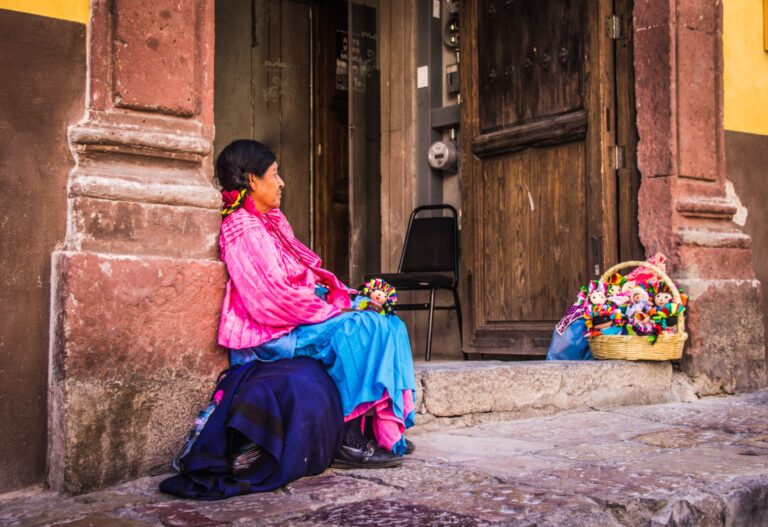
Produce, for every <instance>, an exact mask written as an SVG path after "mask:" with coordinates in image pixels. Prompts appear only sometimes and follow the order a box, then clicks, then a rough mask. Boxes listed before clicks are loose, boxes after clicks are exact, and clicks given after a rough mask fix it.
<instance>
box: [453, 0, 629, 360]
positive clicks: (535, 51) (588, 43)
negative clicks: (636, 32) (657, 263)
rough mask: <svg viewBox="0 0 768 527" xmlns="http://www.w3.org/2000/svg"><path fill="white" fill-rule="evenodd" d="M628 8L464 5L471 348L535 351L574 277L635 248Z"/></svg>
mask: <svg viewBox="0 0 768 527" xmlns="http://www.w3.org/2000/svg"><path fill="white" fill-rule="evenodd" d="M630 8H631V6H630V5H628V2H623V1H619V2H614V1H613V0H567V1H562V0H506V1H505V0H467V1H465V2H463V3H462V11H461V21H462V29H461V31H462V35H461V38H462V40H461V59H462V62H461V75H462V100H463V104H462V113H461V132H462V144H461V181H462V196H463V212H464V220H463V227H462V248H463V252H462V278H463V282H464V285H463V287H464V298H465V302H466V303H467V304H468V305H467V308H468V309H466V311H469V313H468V316H465V328H464V329H465V331H464V335H465V344H464V346H465V351H467V352H470V353H487V354H493V353H503V354H512V355H517V356H520V357H528V358H532V357H540V356H542V355H543V354H545V353H546V350H547V346H548V344H549V339H550V335H551V334H552V330H553V327H554V325H555V323H556V321H557V320H558V319H559V318H560V317H561V316H562V314H563V312H564V310H565V308H566V307H567V306H568V305H570V304H571V303H572V302H573V301H574V299H575V296H576V293H577V292H578V287H579V285H580V284H583V283H586V281H587V280H589V279H591V278H592V277H593V276H595V275H596V274H599V273H600V272H601V271H602V270H604V269H605V266H606V265H609V264H612V263H614V262H616V261H617V260H618V259H619V258H620V257H625V258H626V257H634V256H636V255H637V254H638V253H639V252H640V248H639V243H638V242H637V228H636V193H637V177H636V174H637V172H636V170H635V166H634V156H633V155H632V154H633V152H634V144H635V133H634V126H633V125H632V123H633V121H634V113H633V111H632V105H633V103H632V98H633V97H632V81H631V70H630V69H629V67H628V64H629V58H630V57H631V34H628V30H629V24H627V20H629V17H628V14H629V9H630ZM614 15H615V17H614Z"/></svg>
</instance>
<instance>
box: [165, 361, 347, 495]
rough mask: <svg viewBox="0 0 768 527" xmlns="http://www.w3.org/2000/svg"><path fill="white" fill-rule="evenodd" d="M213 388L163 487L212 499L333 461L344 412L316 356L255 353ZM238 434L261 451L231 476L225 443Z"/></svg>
mask: <svg viewBox="0 0 768 527" xmlns="http://www.w3.org/2000/svg"><path fill="white" fill-rule="evenodd" d="M216 389H217V390H223V391H224V396H223V398H222V400H221V403H219V406H218V407H217V408H216V410H215V411H214V412H213V414H211V416H210V418H209V419H208V422H207V423H206V425H205V426H204V427H203V430H202V431H201V432H200V436H199V437H198V438H197V441H196V442H195V443H194V445H193V446H192V449H191V451H190V452H189V454H187V455H186V456H185V457H184V458H183V460H182V472H181V473H180V474H177V475H176V476H172V477H170V478H168V479H166V480H164V481H163V482H161V483H160V490H161V491H163V492H166V493H168V494H173V495H176V496H181V497H183V498H194V499H200V500H218V499H223V498H228V497H231V496H236V495H239V494H248V493H251V492H264V491H269V490H274V489H276V488H278V487H282V486H283V485H286V484H287V483H289V482H291V481H293V480H295V479H297V478H300V477H302V476H308V475H312V474H318V473H320V472H322V471H323V470H325V469H326V468H327V467H328V466H329V465H330V464H331V461H332V459H333V456H334V454H335V452H336V450H337V448H338V447H339V445H340V443H341V432H342V423H343V419H344V416H343V414H342V410H341V402H340V399H339V392H338V390H337V389H336V386H335V385H334V383H333V381H332V380H331V378H330V377H329V376H328V374H327V373H326V371H325V368H324V367H323V365H322V364H321V363H320V362H318V361H316V360H314V359H309V358H296V359H290V360H281V361H276V362H270V363H263V362H259V361H256V362H253V363H250V364H246V365H243V366H239V367H235V368H231V369H230V370H229V371H228V372H227V375H226V377H224V379H222V380H221V382H220V383H219V385H218V386H217V387H216ZM239 434H242V436H240V435H239ZM244 439H245V440H248V441H252V442H254V443H256V444H257V445H259V446H261V448H262V449H264V450H265V451H266V452H267V455H263V456H262V458H261V459H259V460H258V461H257V462H256V463H254V465H253V466H252V467H250V469H249V470H248V471H246V472H245V473H239V474H238V476H234V475H233V474H232V470H231V468H230V459H229V457H230V455H231V454H232V452H231V451H230V450H231V449H232V448H233V441H240V442H242V440H244Z"/></svg>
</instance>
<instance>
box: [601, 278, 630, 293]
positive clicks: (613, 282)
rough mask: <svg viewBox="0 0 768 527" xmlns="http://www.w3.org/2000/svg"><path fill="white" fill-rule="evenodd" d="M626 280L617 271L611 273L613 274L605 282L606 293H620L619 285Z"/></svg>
mask: <svg viewBox="0 0 768 527" xmlns="http://www.w3.org/2000/svg"><path fill="white" fill-rule="evenodd" d="M626 282H627V279H626V278H624V277H623V276H621V274H619V273H613V276H612V277H610V278H609V279H608V283H607V287H606V289H607V291H606V293H607V295H608V296H615V295H620V294H621V286H623V285H624V284H625V283H626Z"/></svg>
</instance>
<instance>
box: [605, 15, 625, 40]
mask: <svg viewBox="0 0 768 527" xmlns="http://www.w3.org/2000/svg"><path fill="white" fill-rule="evenodd" d="M606 22H607V23H606V30H607V33H608V38H610V39H613V40H618V39H620V38H624V17H622V16H621V15H611V16H609V17H608V20H607V21H606Z"/></svg>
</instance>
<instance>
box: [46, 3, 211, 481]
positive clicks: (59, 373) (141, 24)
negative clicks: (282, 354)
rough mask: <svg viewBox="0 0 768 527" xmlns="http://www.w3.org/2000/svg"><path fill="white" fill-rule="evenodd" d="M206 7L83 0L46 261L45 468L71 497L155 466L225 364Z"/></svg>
mask: <svg viewBox="0 0 768 527" xmlns="http://www.w3.org/2000/svg"><path fill="white" fill-rule="evenodd" d="M213 17H214V12H213V0H152V1H149V0H130V1H129V0H92V2H91V21H90V35H89V37H90V38H89V56H88V60H89V68H88V100H87V107H86V108H85V113H84V117H83V119H82V120H81V121H80V122H78V123H77V124H75V125H73V126H71V127H70V128H69V137H68V139H69V144H70V147H71V149H72V152H73V154H74V156H75V160H76V166H75V168H74V169H73V171H72V173H71V174H70V178H69V183H68V201H69V206H68V226H67V239H66V244H65V247H64V250H62V251H59V252H57V253H54V256H53V265H54V269H53V288H54V292H53V308H52V309H53V316H52V319H53V322H52V324H53V339H52V340H53V342H52V345H51V346H52V347H51V368H50V371H51V374H50V393H51V397H50V406H51V410H50V418H49V430H50V434H49V435H50V438H49V463H48V464H49V474H48V481H49V483H50V484H51V486H52V487H53V488H54V489H57V490H65V491H70V492H81V491H85V490H88V489H92V488H95V487H99V486H103V485H106V484H109V483H113V482H115V481H119V480H121V479H126V478H130V477H135V476H138V475H143V474H146V473H147V472H148V471H151V470H153V469H155V468H156V467H158V466H165V465H167V463H168V462H169V460H170V459H171V457H172V455H173V454H174V449H175V448H176V447H177V446H178V443H179V440H180V438H182V437H183V435H184V433H185V431H186V429H187V427H188V426H189V420H190V419H191V417H192V416H193V415H194V413H195V411H196V409H197V407H198V405H199V404H200V403H201V401H203V400H204V399H205V397H206V395H207V392H208V391H209V390H210V389H211V387H212V384H213V380H214V378H215V375H216V374H217V373H218V372H219V371H221V369H222V368H223V367H224V365H225V362H226V361H225V356H224V354H223V353H222V352H221V350H219V349H218V348H217V346H216V330H217V327H218V314H219V309H220V306H221V297H222V295H223V285H224V280H225V272H224V268H223V266H222V264H221V263H220V262H219V261H217V257H218V247H217V236H218V229H219V225H220V216H219V214H218V210H217V209H218V206H219V203H220V201H219V195H218V192H217V191H216V189H215V188H214V187H213V185H212V162H211V160H212V150H213V148H212V140H213V87H212V82H213V67H212V65H213V37H214V35H213V22H214V20H213Z"/></svg>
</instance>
